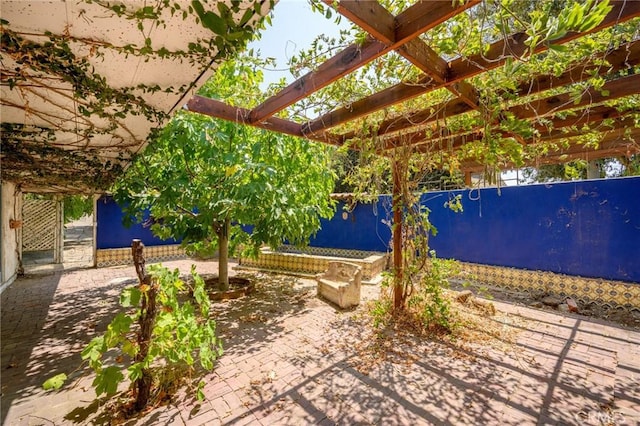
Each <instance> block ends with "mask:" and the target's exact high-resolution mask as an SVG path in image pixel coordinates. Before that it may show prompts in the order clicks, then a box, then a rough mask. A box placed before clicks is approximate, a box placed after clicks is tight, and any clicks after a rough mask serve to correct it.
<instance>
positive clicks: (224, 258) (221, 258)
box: [218, 219, 231, 291]
mask: <svg viewBox="0 0 640 426" xmlns="http://www.w3.org/2000/svg"><path fill="white" fill-rule="evenodd" d="M230 224H231V220H230V219H225V221H224V225H223V226H222V227H220V231H219V232H218V285H219V286H220V290H223V291H225V290H228V289H229V227H230Z"/></svg>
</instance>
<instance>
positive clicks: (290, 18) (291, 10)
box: [248, 0, 348, 89]
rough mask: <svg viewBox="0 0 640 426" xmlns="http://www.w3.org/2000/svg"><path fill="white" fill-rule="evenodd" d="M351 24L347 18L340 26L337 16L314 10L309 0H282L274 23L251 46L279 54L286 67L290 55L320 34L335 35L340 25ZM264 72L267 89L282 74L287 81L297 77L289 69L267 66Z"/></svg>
mask: <svg viewBox="0 0 640 426" xmlns="http://www.w3.org/2000/svg"><path fill="white" fill-rule="evenodd" d="M334 17H335V15H334ZM347 26H348V20H347V19H346V18H343V19H342V22H341V23H340V26H338V25H336V24H335V22H334V18H331V19H327V18H325V17H324V16H323V15H322V14H321V13H318V12H315V13H314V12H312V11H311V6H310V5H309V2H308V1H307V0H280V1H279V2H278V3H277V4H276V5H275V7H274V11H273V18H272V25H271V26H267V27H266V29H265V30H263V31H262V38H261V39H260V40H258V41H254V42H251V43H250V44H249V46H248V47H249V48H253V49H254V50H256V51H257V50H260V52H261V57H263V58H267V57H272V58H276V61H277V68H278V69H286V68H287V61H288V59H289V58H291V57H292V56H295V55H296V54H297V53H298V52H300V51H301V50H304V49H306V48H308V47H309V46H311V43H312V42H313V40H314V39H315V38H316V37H317V36H318V35H320V34H325V35H328V36H330V37H335V36H337V35H338V34H339V33H340V27H342V28H346V27H347ZM264 76H265V82H264V84H263V87H262V88H263V89H264V88H266V87H267V86H268V85H269V83H272V82H276V81H278V80H279V79H280V78H282V77H285V78H286V79H287V83H291V82H293V81H294V78H293V76H292V75H291V73H289V71H271V70H265V71H264Z"/></svg>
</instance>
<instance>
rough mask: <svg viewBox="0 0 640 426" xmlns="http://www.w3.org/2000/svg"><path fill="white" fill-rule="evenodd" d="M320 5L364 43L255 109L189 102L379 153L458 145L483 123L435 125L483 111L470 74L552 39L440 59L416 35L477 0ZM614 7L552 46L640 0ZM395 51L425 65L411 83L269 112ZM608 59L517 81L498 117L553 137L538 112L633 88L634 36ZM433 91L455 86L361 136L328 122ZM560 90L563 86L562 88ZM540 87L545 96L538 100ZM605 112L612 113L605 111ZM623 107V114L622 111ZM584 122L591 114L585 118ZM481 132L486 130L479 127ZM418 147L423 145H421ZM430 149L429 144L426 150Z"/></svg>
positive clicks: (628, 11) (635, 10)
mask: <svg viewBox="0 0 640 426" xmlns="http://www.w3.org/2000/svg"><path fill="white" fill-rule="evenodd" d="M325 3H327V4H329V5H332V6H335V7H336V9H337V11H338V12H339V13H341V14H342V15H343V16H345V17H347V18H348V19H350V20H351V21H352V22H354V23H355V24H356V25H358V26H360V27H361V28H362V29H363V30H364V31H366V32H367V33H368V34H369V35H368V37H367V38H366V40H365V42H364V43H363V44H361V45H357V44H355V43H354V44H352V45H350V46H349V47H347V48H346V49H344V50H343V51H341V52H340V53H338V54H337V55H336V56H334V57H333V58H331V59H329V60H328V61H326V62H324V63H323V64H321V65H320V66H319V67H318V68H317V69H316V70H314V71H311V72H309V73H308V74H306V75H305V76H303V77H301V78H299V79H298V80H296V81H295V82H293V83H291V84H290V85H289V86H287V87H286V88H284V89H282V90H281V91H280V92H279V93H277V94H275V95H274V96H272V97H270V98H268V99H267V100H265V101H264V102H263V103H262V104H260V105H258V106H257V107H255V108H254V109H252V110H247V109H243V108H239V107H232V106H228V105H225V104H223V103H222V102H219V101H217V100H214V99H208V98H204V97H201V96H195V97H194V98H193V99H192V100H191V101H189V103H188V104H187V108H188V109H189V110H191V111H194V112H200V113H203V114H207V115H210V116H213V117H217V118H223V119H226V120H231V121H235V122H239V123H246V124H251V125H254V126H257V127H261V128H265V129H269V130H272V131H276V132H282V133H286V134H290V135H294V136H300V137H305V138H308V139H311V140H315V141H319V142H323V143H329V144H333V145H342V144H345V143H347V142H350V143H352V144H353V145H352V146H354V147H356V148H357V147H358V146H359V145H358V138H361V137H369V138H371V137H375V138H377V139H378V140H380V142H381V143H382V147H383V151H384V150H385V149H393V148H396V147H399V146H403V145H407V144H418V145H424V146H432V145H433V140H440V143H439V145H440V146H441V147H442V148H441V149H442V150H450V149H455V148H459V147H461V146H462V145H464V143H468V142H473V141H477V140H478V138H482V137H483V136H484V132H483V131H472V132H469V131H462V132H457V133H456V132H453V133H454V134H451V132H448V131H446V130H445V131H444V132H443V130H442V128H443V127H444V126H443V125H441V124H439V123H438V121H440V120H441V119H442V118H443V117H446V118H451V117H454V116H456V115H460V114H465V113H473V112H474V111H477V113H478V114H481V113H482V111H481V108H480V106H479V98H478V92H477V90H476V89H475V88H474V87H473V85H472V84H470V83H469V80H470V79H471V78H473V77H475V76H478V75H480V74H482V73H485V72H487V71H491V70H495V69H497V68H499V67H501V66H504V64H505V63H506V62H507V61H508V59H509V58H520V57H522V56H524V55H526V54H527V53H530V54H539V53H543V52H545V51H546V50H548V49H549V45H548V44H541V45H538V46H535V47H534V48H531V47H529V46H527V45H526V43H525V40H526V38H527V37H528V35H527V34H525V33H524V32H522V33H516V34H511V35H508V36H506V37H505V38H503V39H501V40H498V41H495V42H493V43H491V45H490V46H489V47H488V49H487V50H486V51H485V52H484V53H482V54H477V55H471V56H468V57H464V56H461V57H458V58H455V59H453V60H451V61H449V62H447V61H446V60H445V59H444V58H442V57H440V56H439V55H438V54H437V52H436V51H435V50H434V49H433V48H431V47H430V46H429V45H428V44H427V43H426V42H425V41H424V40H423V39H422V38H420V36H421V35H422V34H424V33H426V32H428V31H429V30H431V29H432V28H434V27H435V26H437V25H439V24H441V23H443V22H445V21H446V20H448V19H450V18H451V17H453V16H455V15H458V14H460V13H465V11H466V10H468V9H469V8H471V7H473V6H476V5H477V4H478V3H480V0H469V1H467V2H465V3H464V4H462V5H460V4H459V3H456V2H450V1H430V2H417V3H416V4H414V5H413V6H410V7H409V8H407V9H406V10H405V11H403V12H401V13H400V14H398V15H397V16H394V15H393V14H392V13H390V12H389V11H388V10H386V9H385V8H384V7H383V6H382V5H380V4H379V3H378V2H371V1H359V0H345V1H341V2H338V3H337V4H334V2H333V1H332V0H325ZM611 6H612V9H611V11H610V12H609V13H608V14H607V15H606V17H605V18H604V19H603V21H602V22H601V23H600V24H598V25H597V26H595V27H594V28H592V29H591V30H589V31H588V32H586V33H577V32H569V33H567V34H565V35H564V36H562V37H561V38H558V39H557V40H554V41H553V44H554V45H562V44H566V43H568V42H570V41H573V40H575V39H577V38H579V37H582V36H584V35H585V34H587V33H594V32H598V31H602V30H604V29H606V28H609V27H611V26H613V25H615V24H620V23H624V22H626V21H629V20H631V19H633V18H636V17H638V16H640V2H628V1H624V0H614V1H611ZM391 51H395V52H397V53H398V54H399V55H401V56H402V57H404V58H405V59H407V60H408V61H409V62H410V63H411V64H413V65H414V66H416V67H417V68H418V69H419V70H420V71H421V73H422V76H421V77H419V78H418V80H417V81H407V82H401V83H398V84H395V85H393V86H391V87H388V88H386V89H383V90H381V91H379V92H376V93H373V94H371V95H369V96H366V97H364V98H361V99H359V100H356V101H354V102H351V103H350V104H349V105H348V106H344V107H339V108H336V109H334V110H332V111H329V112H327V113H325V114H322V115H320V116H319V117H317V118H315V119H312V120H310V121H308V122H306V123H297V122H294V121H291V120H287V119H283V118H277V117H274V114H277V113H279V112H280V111H283V110H284V109H286V108H287V107H288V106H291V105H293V104H294V103H295V102H297V101H299V100H301V99H303V98H305V97H307V96H309V95H311V94H313V93H315V92H316V91H318V90H320V89H322V88H324V87H326V86H328V85H329V84H331V83H332V82H334V81H336V80H337V79H340V78H342V77H344V76H346V75H347V74H349V73H351V72H353V71H355V70H357V69H359V68H361V67H363V66H364V65H366V64H368V63H370V62H371V61H373V60H374V59H377V58H379V57H381V56H383V55H385V54H387V53H389V52H391ZM598 59H602V60H604V61H607V62H608V63H609V65H607V66H603V65H601V62H599V61H596V60H594V59H593V58H590V59H588V60H587V61H586V62H582V63H576V64H574V65H573V66H571V68H570V69H568V70H567V71H565V72H564V73H562V74H561V75H534V76H532V77H531V78H530V79H529V80H526V81H523V82H522V83H521V84H520V86H519V87H518V88H517V90H516V91H515V93H514V95H515V96H519V97H523V96H527V97H531V99H530V100H529V101H528V102H526V103H523V104H521V105H511V106H509V105H506V106H505V109H504V111H503V112H502V114H501V116H500V117H499V118H498V120H500V119H503V118H504V117H505V116H506V114H509V115H510V117H512V118H515V119H519V120H527V121H529V122H530V123H531V128H532V130H533V131H535V132H537V133H538V134H540V135H541V136H542V135H544V140H549V139H552V138H553V137H556V136H557V137H563V136H562V134H561V133H562V130H558V129H556V130H552V131H551V132H549V131H547V132H546V134H545V128H544V125H543V124H540V123H539V120H540V119H541V118H543V117H550V120H551V122H552V123H554V124H555V123H558V125H559V126H560V127H559V128H561V127H562V125H561V124H560V123H561V122H562V121H561V120H559V119H556V118H554V117H553V116H554V115H555V114H556V113H558V112H562V111H570V110H577V109H589V108H592V107H593V106H594V105H598V104H601V103H603V102H605V101H609V100H613V99H617V98H621V97H625V96H628V95H634V94H638V93H639V90H638V88H639V87H640V81H639V77H638V76H636V75H630V76H622V77H618V78H614V79H611V78H610V76H613V77H615V75H616V73H618V72H620V71H621V70H629V69H632V68H633V67H634V66H637V65H639V64H640V41H638V40H630V41H629V42H628V43H627V44H624V45H622V46H620V47H618V48H617V49H613V50H611V51H608V52H604V53H602V56H601V58H598ZM594 75H596V76H603V77H607V78H608V79H609V80H610V81H607V82H606V83H605V85H604V87H601V88H598V89H594V88H587V89H585V90H584V93H582V96H581V97H580V98H579V99H577V100H576V98H574V97H573V96H572V95H571V94H570V93H569V92H570V88H569V87H567V89H566V90H565V92H566V93H554V94H552V95H546V96H545V95H544V93H543V92H545V91H547V90H550V89H561V88H563V87H565V86H570V85H573V84H575V83H580V82H583V81H586V80H588V79H589V78H591V77H592V76H594ZM438 89H446V90H448V91H449V92H450V93H451V94H452V96H453V97H452V99H449V100H447V101H445V102H442V103H440V104H437V105H431V106H429V107H427V108H424V109H417V110H413V111H410V112H408V113H404V114H398V115H397V116H395V117H394V116H392V117H390V118H387V119H386V120H384V121H382V122H380V123H378V124H377V126H376V128H375V130H374V131H373V133H371V134H368V135H364V136H363V135H360V134H358V133H356V132H353V131H347V132H345V133H342V134H339V133H336V132H331V131H330V129H331V128H333V127H336V126H339V125H342V124H345V123H350V122H353V121H355V120H358V119H361V118H363V117H366V116H369V115H370V114H373V113H376V112H377V111H380V110H382V109H384V108H387V107H390V106H394V105H396V104H402V103H403V102H405V101H408V100H411V99H414V98H417V97H419V96H422V95H425V94H427V93H429V92H433V91H435V90H438ZM560 92H562V90H561V91H560ZM537 94H542V95H543V97H542V98H537V97H536V96H533V95H537ZM596 111H601V109H596V110H594V113H593V114H588V116H590V117H596V116H598V115H599V114H600V112H596ZM610 115H612V116H613V115H615V114H613V113H610ZM618 115H619V114H618ZM588 122H589V123H593V122H594V121H591V120H589V121H588ZM489 124H490V125H491V126H493V127H494V129H495V131H496V132H497V133H498V134H501V135H502V136H503V137H513V138H514V139H516V140H517V141H518V142H519V143H522V144H529V143H532V141H533V140H539V139H540V138H535V137H534V138H524V137H522V136H520V135H517V134H515V133H513V132H505V131H503V130H500V128H499V124H500V123H499V122H494V123H489ZM483 130H484V129H483ZM419 150H420V151H422V150H423V148H419ZM427 151H429V152H431V150H430V149H428V150H427Z"/></svg>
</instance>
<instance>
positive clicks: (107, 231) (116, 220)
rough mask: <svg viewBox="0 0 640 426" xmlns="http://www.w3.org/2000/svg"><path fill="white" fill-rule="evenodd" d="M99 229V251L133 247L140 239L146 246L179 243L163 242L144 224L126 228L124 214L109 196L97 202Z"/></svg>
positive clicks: (97, 242)
mask: <svg viewBox="0 0 640 426" xmlns="http://www.w3.org/2000/svg"><path fill="white" fill-rule="evenodd" d="M96 214H97V218H98V229H97V234H96V244H97V247H98V249H110V248H122V247H131V241H132V240H133V239H136V238H137V239H140V240H142V242H143V243H144V245H146V246H161V245H166V244H176V243H178V242H179V241H175V240H161V239H160V238H157V237H155V236H154V235H153V234H152V233H151V229H149V227H148V226H145V225H144V224H133V225H131V227H130V228H125V226H124V225H123V224H122V218H123V217H124V214H123V212H122V209H120V206H119V205H118V204H117V203H116V202H115V201H114V200H113V198H111V197H109V196H102V197H100V199H99V200H98V202H97V212H96Z"/></svg>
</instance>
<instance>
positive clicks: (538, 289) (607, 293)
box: [460, 262, 640, 310]
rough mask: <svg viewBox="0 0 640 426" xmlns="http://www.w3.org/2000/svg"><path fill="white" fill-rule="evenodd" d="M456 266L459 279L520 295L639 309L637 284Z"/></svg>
mask: <svg viewBox="0 0 640 426" xmlns="http://www.w3.org/2000/svg"><path fill="white" fill-rule="evenodd" d="M460 265H461V267H462V271H463V272H462V274H461V275H462V276H461V278H462V279H466V280H470V281H476V282H480V283H483V284H487V285H492V286H496V287H503V288H506V289H508V290H514V291H519V292H524V293H531V294H534V293H547V294H552V295H556V296H562V297H567V296H571V297H572V298H574V299H577V300H578V301H579V302H581V303H589V302H593V303H595V304H597V305H599V306H603V307H609V308H617V307H622V308H625V309H632V310H636V309H638V310H640V284H633V283H625V282H622V281H611V280H606V279H598V278H585V277H577V276H572V275H563V274H557V273H554V272H546V271H529V270H525V269H515V268H507V267H501V266H490V265H480V264H476V263H465V262H460Z"/></svg>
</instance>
